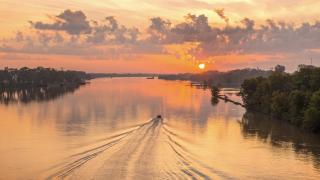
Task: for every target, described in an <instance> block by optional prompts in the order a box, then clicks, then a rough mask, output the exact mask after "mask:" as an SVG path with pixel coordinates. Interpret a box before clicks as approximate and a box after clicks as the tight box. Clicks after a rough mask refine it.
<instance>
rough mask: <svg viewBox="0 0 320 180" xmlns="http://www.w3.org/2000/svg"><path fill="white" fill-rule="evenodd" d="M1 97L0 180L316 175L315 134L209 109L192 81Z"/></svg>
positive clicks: (319, 154)
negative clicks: (157, 116) (161, 118)
mask: <svg viewBox="0 0 320 180" xmlns="http://www.w3.org/2000/svg"><path fill="white" fill-rule="evenodd" d="M225 93H226V94H227V95H228V96H230V98H232V99H234V100H239V101H240V98H239V97H237V96H236V95H235V93H234V92H233V91H226V92H225ZM0 97H1V98H0V159H1V161H0V179H45V178H49V179H51V178H67V179H80V178H81V179H192V178H196V179H320V138H319V136H316V135H312V134H305V133H303V132H301V131H299V130H298V129H296V128H295V127H292V126H289V125H288V124H286V123H280V122H278V121H275V120H268V119H267V118H266V117H264V116H262V115H258V114H248V113H245V110H244V109H243V108H242V107H241V106H236V105H234V104H231V103H225V102H223V101H220V102H219V103H217V104H215V105H214V106H213V105H212V104H211V99H210V97H211V96H210V92H209V91H208V90H202V89H197V88H196V87H190V86H189V85H188V83H186V82H174V81H163V80H156V79H155V80H147V79H143V78H115V79H96V80H93V81H92V82H91V84H89V85H86V86H81V87H79V88H78V87H77V88H70V89H63V90H62V91H59V90H58V89H55V90H50V91H49V90H38V89H37V90H29V91H23V92H21V91H19V93H17V92H11V93H8V92H1V96H0ZM158 114H162V115H163V116H164V120H163V121H161V120H159V119H154V117H155V116H156V115H158Z"/></svg>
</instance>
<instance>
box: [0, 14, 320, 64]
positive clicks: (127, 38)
mask: <svg viewBox="0 0 320 180" xmlns="http://www.w3.org/2000/svg"><path fill="white" fill-rule="evenodd" d="M215 12H216V13H217V14H218V15H219V16H220V17H221V18H222V19H224V20H225V21H226V23H228V21H229V18H228V17H226V16H225V14H224V10H223V9H216V10H215ZM53 17H54V18H51V19H52V20H53V23H44V22H32V23H31V24H32V27H33V32H32V33H29V32H28V33H25V32H23V31H21V30H20V31H18V32H17V33H16V34H15V37H14V38H11V39H6V40H1V42H0V51H1V52H6V53H25V54H27V53H30V54H48V55H51V54H58V55H77V56H81V57H85V58H88V59H90V58H93V59H97V58H99V59H118V58H122V57H124V58H128V57H130V56H131V55H132V56H135V55H139V54H170V55H173V56H175V57H177V58H180V59H185V60H203V59H212V58H214V57H216V56H222V55H235V54H239V55H246V54H263V55H272V54H295V53H305V52H311V51H312V53H319V52H318V51H314V49H320V22H319V21H316V22H314V23H310V22H305V23H302V24H293V23H288V22H276V21H274V20H271V19H269V20H266V21H265V23H263V24H262V25H257V24H256V23H255V21H254V20H252V19H250V18H243V19H242V20H241V21H240V22H239V23H238V24H235V25H230V24H228V25H227V26H225V27H215V26H213V25H211V24H210V23H209V19H208V17H207V16H206V15H204V14H200V15H195V14H187V15H186V16H185V18H184V20H183V21H182V22H177V23H172V22H171V21H170V20H167V19H164V18H161V17H153V18H151V19H150V24H149V26H148V27H146V28H139V29H138V28H136V27H127V26H125V25H123V24H121V23H119V22H118V21H117V19H116V18H115V17H114V16H106V17H105V18H104V19H103V20H102V21H89V20H88V19H87V17H86V15H85V14H84V13H83V12H82V11H71V10H65V11H64V12H62V13H60V14H59V15H56V16H53ZM89 22H90V23H89Z"/></svg>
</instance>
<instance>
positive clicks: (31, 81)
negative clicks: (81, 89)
mask: <svg viewBox="0 0 320 180" xmlns="http://www.w3.org/2000/svg"><path fill="white" fill-rule="evenodd" d="M88 79H90V76H89V75H88V74H86V73H85V72H82V71H70V70H57V69H53V68H44V67H37V68H33V69H32V68H27V67H23V68H20V69H14V68H7V67H6V68H4V69H2V70H0V88H21V87H49V86H65V85H71V84H84V83H85V82H86V80H88Z"/></svg>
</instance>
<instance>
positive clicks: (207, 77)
mask: <svg viewBox="0 0 320 180" xmlns="http://www.w3.org/2000/svg"><path fill="white" fill-rule="evenodd" d="M271 73H272V71H271V70H268V71H265V70H261V69H250V68H246V69H236V70H232V71H227V72H219V71H207V72H203V73H198V74H192V73H182V74H163V75H159V79H164V80H183V81H193V82H198V83H201V84H202V85H208V86H212V85H213V86H223V87H240V86H241V84H242V82H243V81H244V80H245V79H248V78H253V77H258V76H262V77H266V76H269V75H270V74H271Z"/></svg>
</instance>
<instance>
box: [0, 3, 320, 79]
mask: <svg viewBox="0 0 320 180" xmlns="http://www.w3.org/2000/svg"><path fill="white" fill-rule="evenodd" d="M318 7H320V1H317V0H305V1H300V0H277V1H275V0H260V1H254V0H154V1H147V0H119V1H106V0H91V1H83V0H69V1H67V2H66V1H62V0H46V1H43V0H25V1H18V0H10V1H9V0H0V26H1V29H0V67H6V66H9V67H22V66H30V67H35V66H39V65H41V66H50V67H56V68H60V67H63V68H67V69H79V70H84V71H90V72H155V73H176V72H201V71H202V70H200V69H199V68H198V64H199V63H205V64H206V69H205V70H221V71H224V70H229V69H234V68H245V67H253V68H255V67H260V68H265V69H266V68H270V67H272V66H274V65H276V64H284V65H287V66H289V67H290V68H291V69H294V68H295V67H296V65H298V64H301V63H307V62H309V61H308V59H310V57H313V58H314V59H315V60H314V61H315V64H317V60H316V59H317V57H320V55H319V54H320V53H319V52H318V50H319V49H320V48H319V44H318V43H317V41H316V39H315V40H314V41H315V42H313V41H311V40H310V39H312V36H315V37H317V35H319V34H320V30H319V28H320V26H319V27H318V25H316V24H314V25H313V23H316V21H317V20H319V19H318V17H319V15H320V12H319V11H318ZM67 9H70V10H71V13H73V12H76V11H81V12H83V14H84V15H85V18H86V19H85V22H87V23H88V24H89V25H90V28H91V29H92V30H91V32H90V33H91V34H88V33H84V31H83V32H81V33H79V34H77V35H75V34H74V33H73V34H72V32H70V31H68V30H65V29H63V28H65V26H59V27H58V28H57V27H56V26H55V25H56V24H55V22H60V23H61V22H65V20H66V19H63V18H64V16H63V17H62V14H63V12H65V11H66V10H67ZM217 9H219V10H222V11H223V14H222V15H221V14H220V15H219V14H218V13H216V12H215V10H217ZM187 14H191V15H195V17H196V18H199V19H198V20H199V22H198V21H197V20H194V21H193V22H191V23H190V22H189V21H190V17H191V16H190V17H189V19H188V18H187V19H186V15H187ZM59 15H61V16H59ZM200 15H204V16H205V17H206V18H207V19H208V22H207V23H208V25H209V26H210V27H211V28H212V30H210V32H208V34H207V35H208V40H207V38H203V37H201V36H202V34H205V33H203V32H201V31H202V30H203V29H201V28H203V27H204V26H205V23H204V25H202V24H200V25H199V24H197V23H203V21H201V19H200ZM108 16H113V17H114V18H115V19H116V20H117V25H118V30H117V32H112V33H114V34H112V35H110V34H107V33H106V34H107V35H109V36H110V37H111V36H112V37H113V36H117V33H122V32H124V31H126V32H125V33H124V38H127V36H128V34H130V33H131V31H129V30H128V31H127V29H131V28H133V27H136V28H137V29H138V30H139V32H140V33H139V34H138V35H137V36H138V38H137V40H136V42H135V43H132V42H129V43H128V42H122V41H121V39H120V40H119V41H117V42H116V43H115V42H112V43H110V42H108V40H105V41H104V42H103V43H104V44H101V43H100V44H97V43H95V44H93V43H92V42H91V43H88V42H87V41H88V38H90V37H93V36H94V35H95V34H94V32H95V31H97V30H98V28H97V27H98V25H100V26H99V27H103V26H102V25H101V24H103V23H105V22H106V21H105V20H104V18H105V17H108ZM8 17H10V18H8ZM61 17H62V18H61ZM153 17H161V18H162V19H163V20H168V21H170V23H171V24H170V28H169V30H165V31H161V30H163V29H157V30H158V31H157V32H156V33H155V35H157V36H156V37H157V38H163V37H164V36H165V40H163V39H158V40H161V42H160V43H159V42H158V44H157V43H154V41H152V40H150V38H149V39H148V37H150V36H151V35H152V33H151V31H150V28H149V27H150V24H151V23H150V19H151V18H153ZM59 18H60V19H59ZM73 18H78V17H73ZM244 18H249V19H251V20H253V21H254V30H255V31H256V32H254V33H252V30H251V31H250V27H249V26H250V21H247V22H244V21H243V19H244ZM267 19H271V20H272V21H274V22H275V23H278V22H286V23H287V24H286V25H285V26H282V25H281V23H279V24H277V27H276V28H274V27H273V26H272V23H266V20H267ZM31 21H32V23H33V24H32V23H31V24H30V22H31ZM71 21H72V23H74V22H76V23H77V22H78V21H79V19H75V20H71ZM94 21H95V22H97V23H98V24H95V22H94ZM191 21H192V20H191ZM196 21H197V22H196ZM200 21H201V22H200ZM37 22H39V23H41V24H40V25H44V26H42V27H40V28H38V27H36V26H35V24H36V23H37ZM110 22H111V21H110ZM183 23H190V24H189V25H192V26H194V27H195V29H196V30H200V33H199V34H196V35H192V36H190V37H191V39H190V38H186V36H187V35H185V34H173V33H172V32H174V33H177V32H176V31H175V30H174V29H175V28H181V27H184V25H183V26H181V25H182V24H183ZM293 23H294V24H293ZM302 23H310V26H308V28H312V30H310V31H308V32H313V33H310V35H308V36H306V37H304V38H305V39H300V38H299V37H300V36H301V35H299V36H298V35H297V37H291V39H297V40H296V41H293V42H292V43H290V42H288V43H289V44H295V43H297V44H298V43H305V45H304V47H303V46H302V47H301V51H300V49H299V47H295V46H292V47H289V48H284V47H283V46H284V45H283V44H281V43H283V42H284V41H287V40H288V39H286V38H287V37H285V34H288V33H287V32H289V33H290V32H291V30H290V28H291V27H292V28H295V27H299V28H300V29H297V30H295V31H296V32H295V34H297V33H300V32H302V31H303V30H304V29H305V27H303V25H301V24H302ZM179 24H180V25H179ZM60 25H61V24H60ZM72 25H74V24H72ZM80 25H83V24H80ZM122 25H123V26H125V29H126V30H124V29H121V27H122ZM155 25H156V24H155ZM261 25H266V26H268V27H270V30H269V31H266V32H264V31H263V32H262V30H261V29H263V28H262V26H261ZM48 26H50V27H49V28H48ZM260 26H261V27H260ZM76 27H78V26H76ZM226 27H232V28H230V29H231V30H230V29H223V28H226ZM237 27H240V28H242V29H241V30H239V28H238V29H237ZM278 27H280V28H282V29H281V30H280V32H283V34H281V35H279V32H276V31H275V30H277V28H278ZM66 28H69V26H66ZM72 28H73V27H72ZM94 28H95V29H94ZM148 28H149V29H148ZM156 28H162V27H160V26H156ZM197 28H198V29H197ZM199 28H200V29H199ZM214 28H220V29H221V30H222V31H224V32H223V33H220V34H219V33H216V30H215V29H214ZM272 28H273V29H272ZM258 29H260V31H258ZM73 30H74V29H73ZM282 30H283V31H282ZM169 31H170V32H169ZM284 31H287V32H284ZM17 32H21V33H22V34H23V35H22V40H19V38H18V35H17ZM159 33H163V34H161V36H158V35H159ZM183 33H186V31H185V32H183ZM272 33H274V34H272ZM317 33H318V34H317ZM55 34H59V35H60V34H61V36H62V37H63V38H64V44H63V45H61V46H60V45H59V43H57V42H55V43H56V44H53V41H54V37H53V36H55ZM172 34H173V35H172ZM212 34H214V35H212ZM261 34H262V35H261ZM301 34H302V35H303V34H305V33H301ZM179 35H181V36H179ZM259 35H261V40H259V41H258V40H256V39H254V38H257V37H258V36H259ZM48 36H51V39H50V40H47V39H46V38H47V37H48ZM76 36H77V37H79V39H77V40H76V41H77V43H78V44H76V45H74V44H71V45H70V42H72V43H73V40H72V38H74V37H76ZM178 36H179V37H178ZM213 36H214V38H212V37H213ZM244 36H247V37H246V38H243V37H244ZM262 36H263V37H262ZM176 37H177V38H176ZM266 37H267V41H269V40H270V42H268V43H269V44H267V43H265V40H266V39H263V38H266ZM268 37H269V38H268ZM277 37H281V38H279V39H278V40H277V39H276V41H274V40H272V39H273V38H277ZM98 38H101V37H99V36H98ZM120 38H121V37H120ZM181 38H185V39H183V40H182V39H181ZM210 38H211V39H210ZM232 38H233V39H234V40H236V41H237V42H235V44H231V43H233V39H232ZM240 38H243V39H242V40H239V39H240ZM252 39H254V41H252ZM162 40H163V41H162ZM31 41H32V43H30V42H31ZM67 41H68V42H67ZM147 41H148V42H147ZM211 41H212V42H211ZM214 41H221V42H219V43H216V42H214ZM244 41H246V42H244ZM251 41H252V42H251ZM278 41H279V42H278ZM288 41H291V40H288ZM309 41H310V42H309ZM274 42H277V43H274ZM153 43H154V44H153ZM243 43H247V44H243ZM259 43H261V44H262V45H261V46H260V44H259ZM31 44H32V46H31ZM61 44H62V43H61ZM309 44H311V45H309ZM274 46H279V48H278V49H280V50H274V49H277V48H274V49H272V47H274ZM68 48H69V49H68ZM242 48H243V49H242ZM297 49H298V51H297ZM264 50H265V51H264ZM313 50H315V51H313ZM73 51H74V52H73Z"/></svg>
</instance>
